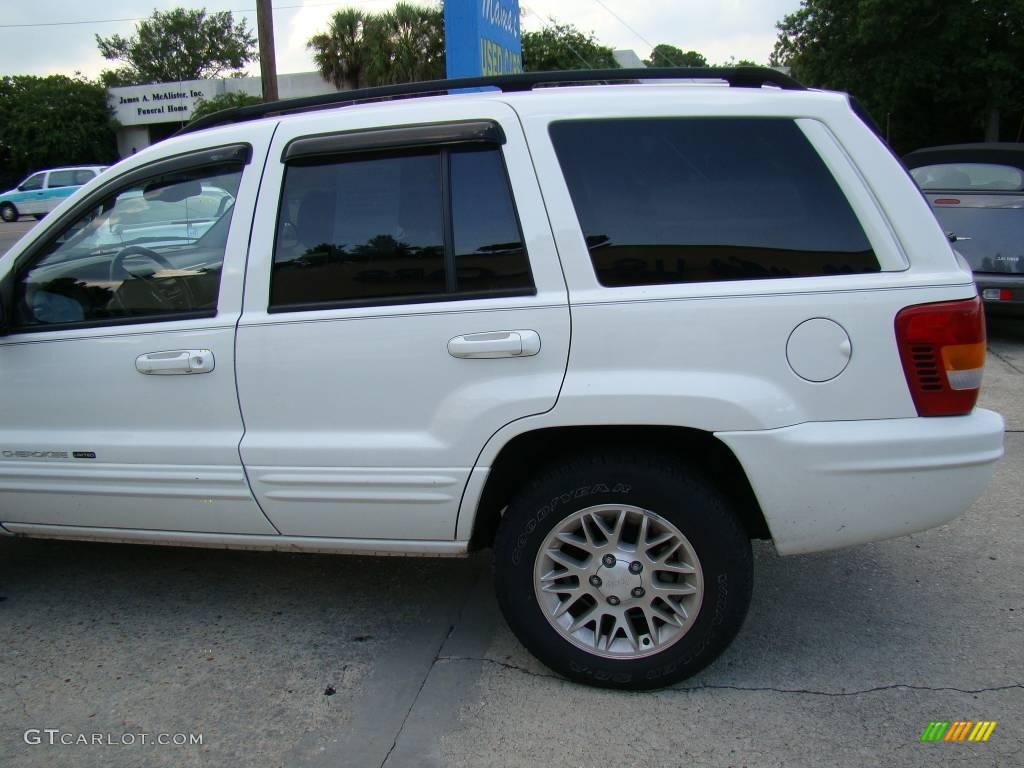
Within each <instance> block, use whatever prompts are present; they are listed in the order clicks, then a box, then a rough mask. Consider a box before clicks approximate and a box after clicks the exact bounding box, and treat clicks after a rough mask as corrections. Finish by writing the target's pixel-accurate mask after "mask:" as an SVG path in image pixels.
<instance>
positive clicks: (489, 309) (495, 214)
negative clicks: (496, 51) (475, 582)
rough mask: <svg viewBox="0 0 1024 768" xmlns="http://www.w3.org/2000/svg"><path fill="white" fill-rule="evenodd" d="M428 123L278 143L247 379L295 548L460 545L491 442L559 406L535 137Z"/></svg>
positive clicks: (266, 474)
mask: <svg viewBox="0 0 1024 768" xmlns="http://www.w3.org/2000/svg"><path fill="white" fill-rule="evenodd" d="M430 114H431V117H430V120H429V121H427V122H426V123H425V121H424V116H423V107H422V105H420V104H417V103H414V102H413V101H410V102H408V103H404V104H392V105H388V107H387V108H386V111H385V110H380V109H367V110H364V109H362V108H361V107H356V108H352V109H342V110H332V111H330V112H324V113H319V114H310V115H307V116H302V117H300V118H299V117H297V118H292V119H290V120H288V121H286V122H283V123H282V124H281V126H280V128H279V130H278V133H277V134H276V135H275V137H274V146H273V147H272V148H271V152H270V159H269V161H268V168H267V170H266V178H265V180H264V184H263V190H264V194H262V195H261V198H260V201H259V204H258V207H257V211H256V216H255V228H254V231H253V246H252V250H251V252H250V263H249V273H248V276H247V279H246V298H245V309H244V312H243V315H242V319H241V321H240V325H239V332H238V349H237V354H238V360H237V366H238V381H239V398H240V402H241V404H242V413H243V415H244V417H245V422H246V433H245V438H244V439H243V441H242V446H241V453H242V459H243V461H244V462H245V466H246V469H247V471H248V473H249V477H250V480H251V481H252V484H253V490H254V492H255V493H256V495H257V498H258V499H259V501H260V503H261V505H262V507H263V509H264V511H265V512H266V513H267V516H268V517H269V518H270V519H271V520H272V521H273V523H274V525H275V526H276V527H277V528H278V529H279V530H280V531H281V533H282V534H292V535H302V536H332V537H351V538H367V539H417V540H449V541H450V540H452V539H453V538H454V535H455V526H456V516H457V513H458V507H459V501H460V499H461V497H462V493H463V490H464V489H465V487H466V483H467V480H468V478H469V477H470V474H471V472H472V471H474V470H473V468H474V465H475V463H476V459H477V456H478V455H479V453H480V451H481V449H482V448H483V446H484V444H485V443H486V442H487V440H488V438H489V437H490V436H491V435H492V434H494V432H495V431H497V430H498V429H500V428H501V427H503V426H504V425H505V424H507V423H509V422H511V421H514V420H516V419H519V418H523V417H525V416H529V415H531V414H537V413H542V412H544V411H547V410H549V409H550V408H552V407H554V404H555V400H556V398H557V396H558V390H559V387H560V386H561V383H562V379H563V377H564V373H565V367H566V360H567V355H568V342H569V309H568V304H567V298H566V287H565V282H564V280H563V278H562V273H561V269H560V267H559V263H558V257H557V254H556V252H555V249H554V244H553V238H552V235H551V230H550V227H549V225H548V221H547V217H546V215H545V211H544V206H543V203H542V201H541V197H540V191H539V189H538V186H537V183H536V180H535V178H534V174H533V170H532V164H531V162H530V157H529V153H528V151H527V148H526V145H525V141H524V139H523V135H522V130H521V128H520V127H519V122H518V120H517V119H516V116H515V114H514V113H513V112H512V110H511V109H510V108H509V107H507V106H506V105H503V104H499V103H496V102H492V103H490V104H487V105H483V106H482V105H480V104H479V103H476V104H466V103H465V102H462V103H460V102H459V101H458V100H455V99H452V100H451V102H448V103H444V104H431V112H430ZM382 119H385V122H386V125H385V126H384V127H381V120H382ZM510 182H511V183H510ZM512 190H514V194H513V192H512ZM279 191H280V192H279ZM279 196H280V201H279ZM477 471H481V470H477Z"/></svg>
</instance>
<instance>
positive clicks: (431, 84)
mask: <svg viewBox="0 0 1024 768" xmlns="http://www.w3.org/2000/svg"><path fill="white" fill-rule="evenodd" d="M638 80H725V81H726V82H727V83H728V84H729V85H730V86H732V87H733V88H760V87H761V86H763V85H774V86H776V87H778V88H782V89H784V90H788V91H803V90H807V89H806V88H804V86H803V85H801V84H800V83H798V82H797V81H796V80H794V79H793V78H791V77H790V76H789V75H786V74H783V73H782V72H779V71H778V70H775V69H771V68H769V67H657V68H650V69H586V70H566V71H561V72H524V73H521V74H517V75H500V76H496V77H460V78H454V79H451V80H428V81H426V82H422V83H401V84H399V85H383V86H380V87H377V88H360V89H357V90H354V91H339V92H337V93H325V94H322V95H320V96H305V97H302V98H297V99H284V100H282V101H271V102H267V103H265V104H252V105H250V106H246V107H232V108H231V109H224V110H221V111H220V112H215V113H213V114H212V115H206V116H205V117H200V118H199V119H198V120H193V121H192V122H191V123H189V124H188V125H186V126H184V127H183V128H182V129H181V130H180V131H178V133H177V134H176V135H181V134H183V133H193V132H195V131H200V130H202V129H204V128H212V127H213V126H216V125H227V124H230V123H240V122H245V121H247V120H257V119H259V118H261V117H267V116H270V115H284V114H289V113H293V112H306V111H310V110H316V109H327V108H330V107H339V106H346V105H349V104H354V103H357V102H366V101H379V100H382V99H395V98H403V97H414V96H432V95H437V94H444V93H449V92H451V91H455V90H461V89H465V88H497V89H499V90H501V91H502V92H505V93H508V92H514V91H529V90H532V89H533V88H534V87H535V86H544V85H587V84H605V83H612V82H623V81H630V82H635V81H638Z"/></svg>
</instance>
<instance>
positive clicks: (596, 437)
mask: <svg viewBox="0 0 1024 768" xmlns="http://www.w3.org/2000/svg"><path fill="white" fill-rule="evenodd" d="M602 446H607V447H609V448H613V447H614V448H616V449H622V448H640V449H643V450H646V451H656V452H658V453H660V454H663V455H665V456H668V457H672V458H676V459H682V460H684V461H686V462H687V463H690V464H693V465H696V466H697V467H699V468H700V469H701V470H702V471H704V472H706V473H707V474H708V475H709V476H710V477H711V478H712V479H713V480H714V482H715V484H716V485H717V486H718V487H719V488H720V489H721V490H722V491H724V492H725V493H727V494H728V496H729V497H730V499H731V500H732V501H733V503H734V505H735V508H736V510H737V513H738V514H739V517H740V521H741V522H742V524H743V526H744V528H745V530H746V531H747V534H748V535H749V536H750V537H751V538H758V539H767V538H770V533H769V530H768V525H767V523H766V521H765V518H764V514H763V512H762V511H761V506H760V504H759V502H758V500H757V497H756V495H755V494H754V491H753V488H752V487H751V485H750V481H749V480H748V479H747V475H746V472H745V471H744V470H743V467H742V465H741V464H740V462H739V460H738V459H737V458H736V456H735V454H733V452H732V450H731V449H730V448H729V447H728V446H727V445H726V444H725V443H723V442H722V441H721V440H719V439H718V438H717V437H715V436H714V435H713V434H712V433H711V432H706V431H704V430H699V429H692V428H689V427H677V426H652V425H595V426H559V427H543V428H539V429H534V430H530V431H527V432H522V433H520V434H518V435H516V436H514V437H512V438H511V439H509V440H508V442H506V443H505V444H504V445H503V446H502V448H501V450H500V451H499V452H498V453H497V455H496V456H495V458H494V460H493V461H492V462H491V467H490V472H489V473H488V475H487V479H486V482H485V483H484V487H483V489H482V491H481V493H480V496H479V500H478V502H477V504H476V509H475V511H474V512H475V514H474V518H473V523H472V533H471V535H470V543H469V548H470V550H474V549H482V548H486V547H489V546H491V543H492V542H493V541H494V535H495V533H496V532H497V529H498V524H499V523H500V521H501V515H502V513H503V511H504V509H505V507H506V506H508V504H509V502H510V501H511V499H512V497H513V496H514V495H515V493H516V491H517V489H518V488H520V487H521V486H522V483H523V482H525V481H526V480H527V479H528V478H530V477H532V476H533V475H534V473H536V472H537V471H538V470H540V469H541V468H542V467H544V466H545V465H547V464H550V463H551V462H553V461H555V460H556V459H557V458H558V457H568V456H572V455H575V454H579V453H582V452H584V451H595V450H600V449H601V448H602Z"/></svg>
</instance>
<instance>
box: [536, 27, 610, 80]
mask: <svg viewBox="0 0 1024 768" xmlns="http://www.w3.org/2000/svg"><path fill="white" fill-rule="evenodd" d="M522 43H523V69H525V70H526V71H527V72H549V71H557V70H565V69H618V67H619V63H618V62H617V61H616V60H615V56H614V55H613V54H612V49H611V48H608V47H607V46H604V45H601V44H600V43H599V42H597V40H596V38H595V37H594V35H593V34H590V35H585V34H583V33H582V32H580V31H579V30H578V29H576V27H574V26H572V25H571V24H552V25H551V26H549V27H545V28H544V29H542V30H540V31H539V32H524V33H523V38H522Z"/></svg>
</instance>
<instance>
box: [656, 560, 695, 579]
mask: <svg viewBox="0 0 1024 768" xmlns="http://www.w3.org/2000/svg"><path fill="white" fill-rule="evenodd" d="M654 569H655V570H656V571H664V572H666V573H679V574H682V575H684V576H689V575H691V574H694V573H696V572H697V569H696V568H694V567H693V566H692V565H688V564H687V563H664V562H659V563H657V564H656V565H655V566H654Z"/></svg>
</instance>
